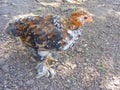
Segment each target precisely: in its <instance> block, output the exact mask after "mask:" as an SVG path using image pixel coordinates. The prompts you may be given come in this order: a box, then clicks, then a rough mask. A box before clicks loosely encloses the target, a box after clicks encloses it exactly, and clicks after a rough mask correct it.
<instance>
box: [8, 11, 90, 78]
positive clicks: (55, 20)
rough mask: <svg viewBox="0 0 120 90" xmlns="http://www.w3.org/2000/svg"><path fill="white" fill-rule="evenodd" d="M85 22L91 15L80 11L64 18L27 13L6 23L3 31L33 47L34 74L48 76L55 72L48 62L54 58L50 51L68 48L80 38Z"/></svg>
mask: <svg viewBox="0 0 120 90" xmlns="http://www.w3.org/2000/svg"><path fill="white" fill-rule="evenodd" d="M89 22H92V16H91V15H90V14H88V13H86V12H84V11H82V10H80V11H75V12H72V13H71V14H70V15H69V16H67V17H62V16H55V15H46V16H28V17H26V18H20V19H18V20H15V21H13V22H11V23H9V25H8V27H7V32H8V33H9V34H10V35H12V36H14V37H18V38H19V39H20V40H21V41H22V42H23V43H24V44H25V45H26V46H29V47H32V48H33V50H34V51H33V57H34V58H35V59H36V60H37V61H39V63H38V65H37V67H36V69H37V72H38V74H39V75H40V77H42V76H47V77H50V75H51V76H54V75H55V71H54V70H53V69H52V66H53V65H51V64H50V62H56V61H58V60H56V59H55V58H54V57H53V54H52V53H53V52H56V53H57V51H61V50H62V51H63V50H67V49H69V48H72V47H73V45H74V44H75V43H76V41H78V40H79V38H80V35H81V32H82V29H81V26H82V25H84V24H86V23H89Z"/></svg>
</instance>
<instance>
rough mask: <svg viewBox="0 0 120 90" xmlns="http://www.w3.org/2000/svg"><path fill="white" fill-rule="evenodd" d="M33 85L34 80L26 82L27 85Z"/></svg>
mask: <svg viewBox="0 0 120 90" xmlns="http://www.w3.org/2000/svg"><path fill="white" fill-rule="evenodd" d="M33 83H34V80H29V81H27V82H26V84H27V85H31V84H33Z"/></svg>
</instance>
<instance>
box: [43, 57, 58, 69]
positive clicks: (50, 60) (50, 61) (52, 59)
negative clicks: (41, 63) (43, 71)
mask: <svg viewBox="0 0 120 90" xmlns="http://www.w3.org/2000/svg"><path fill="white" fill-rule="evenodd" d="M57 61H58V60H57V59H54V58H53V57H50V56H48V57H47V58H46V60H45V63H46V65H47V66H48V68H51V67H53V66H54V65H53V64H50V63H52V62H57Z"/></svg>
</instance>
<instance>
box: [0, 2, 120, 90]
mask: <svg viewBox="0 0 120 90" xmlns="http://www.w3.org/2000/svg"><path fill="white" fill-rule="evenodd" d="M77 9H85V10H87V11H89V12H90V13H92V14H93V15H94V17H93V18H94V23H91V24H88V25H85V26H84V27H83V33H82V36H81V39H80V41H79V42H78V43H77V45H76V46H75V47H74V48H73V49H71V50H68V51H65V52H64V53H62V54H60V55H59V56H60V57H59V59H60V60H63V61H65V63H64V64H66V65H68V67H63V66H59V67H58V73H57V75H56V76H55V78H53V79H48V78H44V77H43V78H41V79H38V78H36V70H35V66H36V62H34V61H33V60H32V59H31V58H30V54H29V53H28V51H27V49H24V50H22V49H20V46H19V43H15V42H14V41H13V40H11V39H10V38H9V37H8V35H7V34H6V33H5V27H6V24H7V23H8V21H9V20H10V19H11V18H12V17H13V16H16V15H21V14H29V13H33V14H38V15H45V14H48V13H51V14H56V15H67V14H68V13H69V12H71V11H73V10H77ZM0 90H120V0H83V1H82V0H81V1H80V0H75V1H72V0H0Z"/></svg>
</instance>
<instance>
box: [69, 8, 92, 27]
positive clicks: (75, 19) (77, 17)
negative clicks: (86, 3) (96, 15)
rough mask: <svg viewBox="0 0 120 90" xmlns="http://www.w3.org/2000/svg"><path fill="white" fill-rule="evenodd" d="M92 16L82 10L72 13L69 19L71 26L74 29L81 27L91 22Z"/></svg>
mask: <svg viewBox="0 0 120 90" xmlns="http://www.w3.org/2000/svg"><path fill="white" fill-rule="evenodd" d="M92 16H93V15H92V14H90V13H87V12H85V11H83V10H80V11H75V12H72V13H71V15H70V17H71V24H72V25H74V26H75V27H79V26H82V25H83V24H85V23H89V22H93V19H92Z"/></svg>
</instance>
